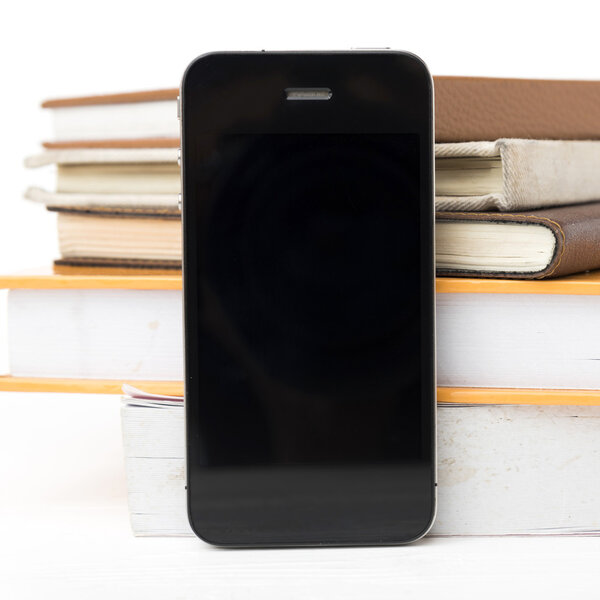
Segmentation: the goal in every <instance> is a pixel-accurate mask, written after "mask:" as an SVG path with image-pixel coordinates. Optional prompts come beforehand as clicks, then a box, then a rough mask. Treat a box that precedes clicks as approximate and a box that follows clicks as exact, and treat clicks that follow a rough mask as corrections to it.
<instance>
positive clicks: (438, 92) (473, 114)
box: [42, 76, 600, 148]
mask: <svg viewBox="0 0 600 600" xmlns="http://www.w3.org/2000/svg"><path fill="white" fill-rule="evenodd" d="M433 79H434V87H435V129H436V134H435V139H436V142H468V141H485V140H496V139H499V138H529V139H564V140H585V139H589V140H591V139H600V81H583V80H579V81H578V80H549V79H509V78H496V77H452V76H435V77H434V78H433ZM177 94H178V90H177V88H172V89H164V90H152V91H146V92H130V93H123V94H107V95H101V96H85V97H81V98H63V99H57V100H48V101H46V102H44V103H43V104H42V106H43V107H44V108H49V109H58V108H61V109H64V108H70V107H84V106H93V105H95V106H99V105H105V106H110V105H112V106H114V105H124V104H125V105H130V106H133V105H136V104H137V105H140V106H143V105H144V104H147V103H151V102H165V101H171V102H172V104H173V106H172V113H173V126H172V128H170V129H168V130H165V131H163V132H161V131H160V130H159V131H156V130H154V129H152V128H150V130H149V132H151V133H152V135H146V136H143V135H140V136H137V137H135V136H133V137H129V138H127V139H125V138H124V137H122V136H120V135H116V136H115V135H114V134H113V135H111V137H110V139H93V138H89V139H79V140H72V139H67V138H64V139H58V138H57V139H56V140H53V141H49V142H46V143H45V144H44V145H45V146H46V147H48V148H74V147H87V148H92V147H157V146H160V147H176V146H177V145H178V143H179V142H178V139H177V135H176V133H173V132H176V106H175V100H176V98H177ZM68 131H69V129H68V128H67V129H66V131H65V133H68ZM169 132H172V133H169Z"/></svg>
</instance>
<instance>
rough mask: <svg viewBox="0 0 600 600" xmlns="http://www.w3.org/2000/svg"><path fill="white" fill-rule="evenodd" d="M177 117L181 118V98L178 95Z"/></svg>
mask: <svg viewBox="0 0 600 600" xmlns="http://www.w3.org/2000/svg"><path fill="white" fill-rule="evenodd" d="M177 118H178V119H179V120H181V99H180V96H177Z"/></svg>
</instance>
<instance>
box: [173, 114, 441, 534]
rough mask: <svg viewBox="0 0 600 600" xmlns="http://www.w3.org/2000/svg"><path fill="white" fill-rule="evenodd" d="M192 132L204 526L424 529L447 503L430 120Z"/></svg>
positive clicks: (192, 431) (193, 498)
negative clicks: (438, 453) (433, 393)
mask: <svg viewBox="0 0 600 600" xmlns="http://www.w3.org/2000/svg"><path fill="white" fill-rule="evenodd" d="M298 110H299V109H298ZM192 143H193V146H194V147H193V151H190V153H191V154H193V156H194V163H193V165H192V167H189V168H193V169H194V171H193V173H191V174H188V178H189V179H188V181H190V182H192V185H193V192H194V199H195V203H194V206H192V207H190V206H189V205H188V207H187V209H186V210H185V211H184V221H185V230H186V232H187V240H188V242H187V246H186V251H187V253H188V257H187V260H186V264H185V271H186V272H185V273H184V277H185V279H186V281H187V282H188V291H187V293H186V336H187V339H188V350H187V351H188V382H189V380H190V377H191V378H192V379H193V381H192V383H193V389H194V397H193V398H190V397H188V398H186V402H187V409H186V410H187V421H188V425H187V429H188V499H189V512H190V518H191V521H192V526H193V527H194V529H195V530H196V532H197V533H199V535H201V537H203V538H204V539H206V540H207V541H212V542H215V543H218V544H223V545H227V544H233V545H262V544H267V545H269V544H278V545H279V544H314V543H328V544H346V543H386V542H394V541H399V540H400V541H402V540H404V539H407V538H408V537H410V536H411V535H412V536H416V535H417V534H418V533H419V531H420V530H422V529H423V524H424V523H426V522H428V517H429V516H430V515H431V513H432V510H433V506H432V502H433V501H432V495H431V486H432V478H433V474H432V468H433V465H432V461H433V456H432V452H433V445H432V431H431V416H432V415H431V406H430V405H429V402H428V399H430V396H428V395H427V393H424V391H423V390H429V389H430V388H431V385H432V381H431V376H430V370H428V369H429V366H428V364H425V363H424V362H423V356H424V355H426V354H427V353H431V349H430V348H428V347H427V348H425V347H424V345H423V340H424V339H428V338H427V335H429V334H430V333H431V332H430V331H428V330H427V327H426V326H430V325H431V321H430V317H431V315H430V314H429V313H430V312H431V310H432V308H430V307H429V306H428V304H427V302H428V300H429V299H428V298H425V299H424V296H423V293H422V290H423V289H427V286H426V285H424V283H431V282H425V281H424V280H423V277H430V278H431V273H430V272H429V273H428V272H427V271H426V270H424V269H423V261H422V252H421V249H422V246H423V239H422V235H423V231H424V229H425V230H426V229H427V228H426V227H425V228H424V227H423V223H422V214H423V203H422V201H421V199H422V197H423V190H422V181H423V173H422V168H423V167H422V161H421V157H422V155H423V154H422V150H423V148H422V144H423V139H422V136H421V135H419V133H412V132H411V133H404V132H400V133H393V132H391V133H390V132H386V133H299V132H297V131H296V132H294V133H286V132H278V133H235V132H226V131H221V132H219V133H218V134H215V133H214V132H210V133H207V134H202V133H199V134H197V135H195V136H194V138H193V140H192ZM188 185H189V184H188ZM187 201H188V202H189V201H190V200H189V199H188V200H187ZM192 255H193V256H192ZM190 269H193V273H190V272H189V271H190ZM423 273H426V275H423ZM192 302H193V305H192V304H191V303H192ZM423 306H425V307H426V308H425V313H427V314H425V313H423V310H424V309H423ZM424 332H426V334H427V335H425V333H424ZM190 340H191V343H190ZM190 346H191V347H190ZM190 364H191V366H192V369H190ZM190 370H191V373H190Z"/></svg>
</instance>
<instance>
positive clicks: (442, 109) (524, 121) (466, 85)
mask: <svg viewBox="0 0 600 600" xmlns="http://www.w3.org/2000/svg"><path fill="white" fill-rule="evenodd" d="M434 90H435V141H436V142H470V141H481V140H490V141H491V140H497V139H499V138H529V139H557V140H559V139H562V140H585V139H600V81H576V80H572V81H569V80H544V79H501V78H492V77H443V76H438V77H434Z"/></svg>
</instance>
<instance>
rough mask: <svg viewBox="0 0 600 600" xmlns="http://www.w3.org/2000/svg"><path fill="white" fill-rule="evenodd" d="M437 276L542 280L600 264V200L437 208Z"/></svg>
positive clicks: (596, 266)
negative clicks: (524, 207) (519, 207)
mask: <svg viewBox="0 0 600 600" xmlns="http://www.w3.org/2000/svg"><path fill="white" fill-rule="evenodd" d="M436 265H437V274H438V275H449V276H453V277H486V278H489V277H498V278H510V279H544V278H548V277H559V276H561V275H569V274H571V273H577V272H581V271H587V270H592V269H598V268H600V202H589V203H586V204H578V205H573V206H562V207H556V208H546V209H538V210H530V211H524V212H516V213H502V212H438V213H436Z"/></svg>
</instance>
